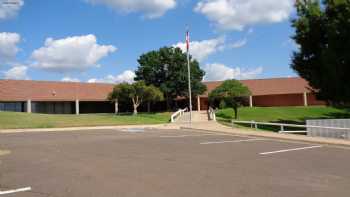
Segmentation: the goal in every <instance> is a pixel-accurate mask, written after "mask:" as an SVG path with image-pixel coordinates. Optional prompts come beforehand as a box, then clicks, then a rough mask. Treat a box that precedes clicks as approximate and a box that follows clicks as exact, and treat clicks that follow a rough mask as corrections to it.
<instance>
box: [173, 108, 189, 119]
mask: <svg viewBox="0 0 350 197" xmlns="http://www.w3.org/2000/svg"><path fill="white" fill-rule="evenodd" d="M187 110H188V108H187V107H186V108H185V109H179V110H177V112H175V113H173V114H172V115H171V122H176V119H178V118H179V117H181V116H183V115H184V113H185V112H186V111H187Z"/></svg>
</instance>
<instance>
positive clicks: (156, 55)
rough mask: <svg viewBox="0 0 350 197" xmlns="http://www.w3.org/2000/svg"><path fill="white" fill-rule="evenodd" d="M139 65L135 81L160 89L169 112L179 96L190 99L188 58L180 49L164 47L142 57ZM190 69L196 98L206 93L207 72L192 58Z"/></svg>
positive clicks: (193, 94) (193, 93)
mask: <svg viewBox="0 0 350 197" xmlns="http://www.w3.org/2000/svg"><path fill="white" fill-rule="evenodd" d="M138 63H139V67H138V69H137V71H136V78H135V80H136V81H139V80H142V81H145V83H146V84H147V85H151V84H152V85H154V86H156V87H158V88H160V90H161V91H162V92H163V93H164V95H165V97H166V101H167V108H168V110H169V109H170V105H171V104H172V102H173V101H174V99H175V98H176V97H177V96H182V97H188V77H187V56H186V54H185V53H183V52H182V51H181V49H180V48H174V47H163V48H160V49H159V50H157V51H151V52H148V53H146V54H143V55H141V56H140V58H139V59H138ZM190 68H191V86H192V96H193V98H195V96H197V95H200V94H202V93H204V92H205V91H206V86H205V85H204V84H203V83H202V80H203V77H204V75H205V72H204V71H203V70H202V69H201V68H200V67H199V63H198V62H197V61H196V60H194V59H192V57H190ZM173 107H174V106H173Z"/></svg>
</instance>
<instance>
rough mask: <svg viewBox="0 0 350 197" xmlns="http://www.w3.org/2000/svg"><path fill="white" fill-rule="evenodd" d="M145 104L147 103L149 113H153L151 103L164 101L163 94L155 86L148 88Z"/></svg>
mask: <svg viewBox="0 0 350 197" xmlns="http://www.w3.org/2000/svg"><path fill="white" fill-rule="evenodd" d="M145 93H146V94H145V102H147V112H148V113H149V112H151V103H154V102H157V101H162V100H164V96H163V93H162V92H161V91H160V90H159V88H157V87H155V86H154V85H149V86H147V87H146V92H145Z"/></svg>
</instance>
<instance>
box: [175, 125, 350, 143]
mask: <svg viewBox="0 0 350 197" xmlns="http://www.w3.org/2000/svg"><path fill="white" fill-rule="evenodd" d="M180 128H182V129H195V130H198V131H202V132H224V133H231V134H235V135H243V136H254V137H266V138H274V139H281V140H295V141H303V142H308V143H317V144H326V145H340V146H350V140H342V139H332V138H322V137H309V136H303V135H295V134H281V133H275V132H269V131H253V130H249V129H241V128H231V127H228V126H224V125H222V124H219V123H217V122H215V121H207V122H193V123H192V124H182V125H180Z"/></svg>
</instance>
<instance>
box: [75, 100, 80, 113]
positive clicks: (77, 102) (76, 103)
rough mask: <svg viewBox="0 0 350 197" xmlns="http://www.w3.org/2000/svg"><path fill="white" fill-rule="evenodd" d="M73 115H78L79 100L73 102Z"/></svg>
mask: <svg viewBox="0 0 350 197" xmlns="http://www.w3.org/2000/svg"><path fill="white" fill-rule="evenodd" d="M75 114H76V115H79V100H78V99H77V100H75Z"/></svg>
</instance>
